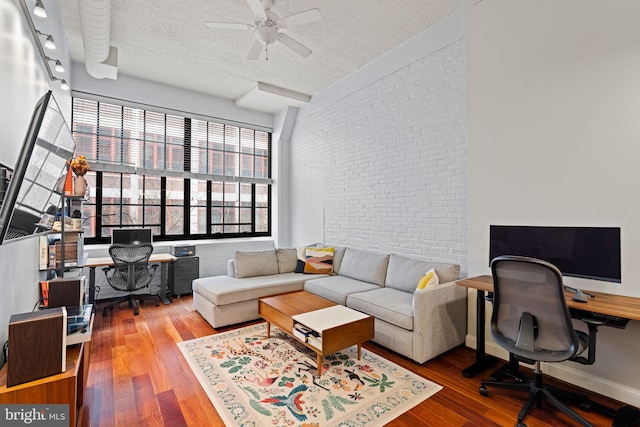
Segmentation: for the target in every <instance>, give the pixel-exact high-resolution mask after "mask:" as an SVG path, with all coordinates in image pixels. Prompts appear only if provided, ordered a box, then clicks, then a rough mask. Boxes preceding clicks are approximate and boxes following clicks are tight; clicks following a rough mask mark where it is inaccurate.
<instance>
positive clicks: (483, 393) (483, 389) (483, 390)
mask: <svg viewBox="0 0 640 427" xmlns="http://www.w3.org/2000/svg"><path fill="white" fill-rule="evenodd" d="M488 395H489V390H488V389H487V387H486V386H484V385H481V386H480V396H488Z"/></svg>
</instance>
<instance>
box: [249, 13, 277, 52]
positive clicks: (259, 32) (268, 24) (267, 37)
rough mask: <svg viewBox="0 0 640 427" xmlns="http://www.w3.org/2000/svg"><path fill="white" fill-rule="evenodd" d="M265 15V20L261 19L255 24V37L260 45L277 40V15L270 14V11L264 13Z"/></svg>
mask: <svg viewBox="0 0 640 427" xmlns="http://www.w3.org/2000/svg"><path fill="white" fill-rule="evenodd" d="M264 13H265V15H266V19H264V20H263V19H261V20H259V21H258V22H256V31H255V34H256V37H257V38H258V40H260V41H261V42H262V43H265V44H268V43H274V42H275V41H277V40H278V24H277V22H278V19H280V18H279V17H278V15H276V14H275V13H273V12H271V11H270V10H265V11H264Z"/></svg>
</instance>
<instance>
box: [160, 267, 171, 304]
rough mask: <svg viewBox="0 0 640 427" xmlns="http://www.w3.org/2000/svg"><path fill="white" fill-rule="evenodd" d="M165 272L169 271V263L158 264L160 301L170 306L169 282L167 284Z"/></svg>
mask: <svg viewBox="0 0 640 427" xmlns="http://www.w3.org/2000/svg"><path fill="white" fill-rule="evenodd" d="M167 270H169V263H168V262H163V263H162V264H160V299H161V300H162V302H163V303H165V304H171V303H172V301H171V297H170V296H169V282H168V280H167V279H168V274H167Z"/></svg>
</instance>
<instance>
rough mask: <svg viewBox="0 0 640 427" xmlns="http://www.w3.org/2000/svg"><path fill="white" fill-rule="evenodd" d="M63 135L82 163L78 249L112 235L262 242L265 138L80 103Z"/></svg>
mask: <svg viewBox="0 0 640 427" xmlns="http://www.w3.org/2000/svg"><path fill="white" fill-rule="evenodd" d="M72 133H73V136H74V138H75V140H76V144H77V147H76V155H84V156H86V157H87V159H88V160H89V162H90V164H91V170H90V171H89V173H88V174H87V175H86V178H87V181H88V182H89V185H90V188H91V192H90V199H89V201H88V202H87V203H85V207H84V212H83V215H84V218H85V226H84V231H85V242H86V243H106V242H108V241H110V238H111V233H112V230H113V229H114V228H120V227H150V228H152V229H153V235H154V240H179V239H201V238H218V237H245V236H268V235H270V234H271V133H269V132H267V131H264V130H256V129H250V128H246V127H240V126H234V125H232V124H226V123H216V122H213V121H207V120H201V119H195V118H190V117H181V116H177V115H171V114H165V113H159V112H156V111H148V110H144V109H139V108H132V107H128V106H120V105H115V104H110V103H105V102H99V101H94V100H88V99H82V98H74V99H73V111H72Z"/></svg>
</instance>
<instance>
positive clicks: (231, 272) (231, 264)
mask: <svg viewBox="0 0 640 427" xmlns="http://www.w3.org/2000/svg"><path fill="white" fill-rule="evenodd" d="M227 276H229V277H231V278H232V279H234V278H235V277H236V263H235V261H234V260H232V259H230V260H229V261H227Z"/></svg>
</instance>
